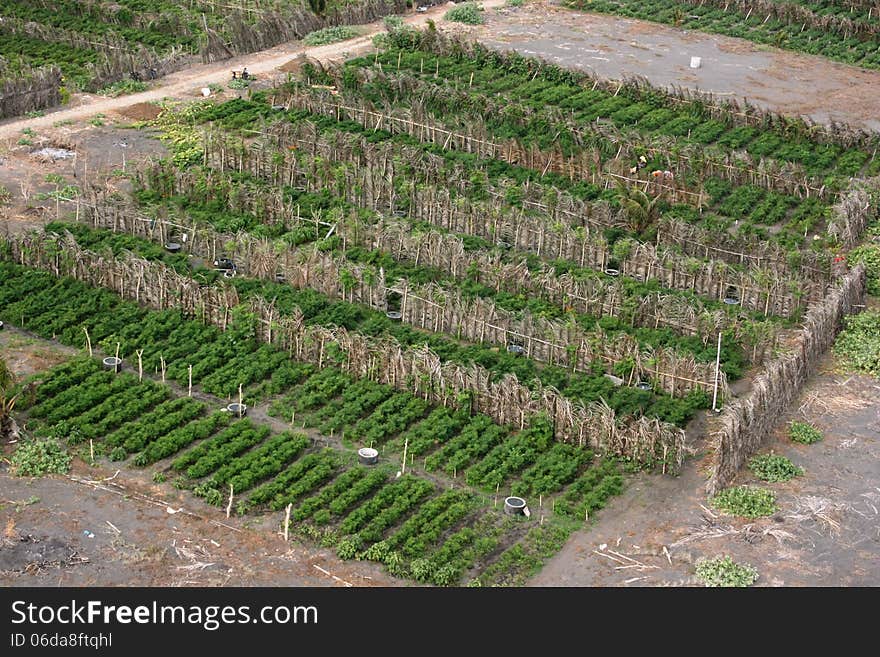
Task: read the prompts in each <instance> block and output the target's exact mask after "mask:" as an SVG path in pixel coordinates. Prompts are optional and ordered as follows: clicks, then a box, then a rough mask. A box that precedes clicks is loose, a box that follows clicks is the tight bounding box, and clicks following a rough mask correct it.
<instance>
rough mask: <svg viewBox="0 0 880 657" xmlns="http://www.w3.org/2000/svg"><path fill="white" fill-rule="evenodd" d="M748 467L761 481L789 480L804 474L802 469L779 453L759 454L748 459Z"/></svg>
mask: <svg viewBox="0 0 880 657" xmlns="http://www.w3.org/2000/svg"><path fill="white" fill-rule="evenodd" d="M749 469H750V470H751V471H752V473H753V474H754V475H755V476H756V477H757V478H758V479H762V480H763V481H768V482H770V483H776V482H780V481H789V480H790V479H792V478H794V477H799V476H800V475H802V474H804V469H803V468H801V467H798V466H796V465H795V464H794V463H792V462H791V461H790V460H789V459H787V458H785V457H784V456H780V455H779V454H760V455H758V456H755V457H753V458H752V460H751V461H749Z"/></svg>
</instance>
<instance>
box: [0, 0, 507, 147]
mask: <svg viewBox="0 0 880 657" xmlns="http://www.w3.org/2000/svg"><path fill="white" fill-rule="evenodd" d="M504 2H505V0H486V1H485V2H482V3H481V4H482V5H483V7H484V8H485V9H491V8H494V7H501V6H503V5H504ZM451 6H454V5H453V4H452V3H448V5H440V6H437V7H433V8H431V9H430V10H429V11H427V12H424V13H414V14H410V15H409V16H406V17H405V18H404V20H405V22H406V23H407V24H409V25H413V26H423V25H425V24H426V23H427V22H428V20H433V21H434V22H436V23H438V24H444V25H447V26H449V25H455V24H450V23H448V22H446V21H444V20H443V15H444V14H445V13H446V12H447V11H448V10H449V7H451ZM361 28H362V31H363V34H362V35H361V36H359V37H357V38H355V39H349V40H348V41H340V42H339V43H332V44H329V45H326V46H315V47H311V48H309V47H306V46H304V45H303V44H302V42H299V41H294V42H290V43H284V44H281V45H280V46H277V47H275V48H271V49H269V50H264V51H261V52H258V53H252V54H249V55H242V56H241V57H236V58H234V59H227V60H224V61H222V62H218V63H213V64H203V65H197V66H193V67H190V68H188V69H185V70H183V71H179V72H177V73H173V74H171V75H168V76H166V77H164V78H163V79H162V80H161V83H160V85H159V86H156V87H154V88H152V89H150V90H149V91H144V92H142V93H137V94H129V95H127V96H120V97H118V98H105V97H103V96H95V95H89V94H79V95H77V96H76V97H75V102H76V103H77V104H76V106H74V107H70V108H67V109H63V110H60V111H57V112H51V113H49V114H46V115H45V116H41V117H37V118H32V119H25V118H23V119H18V120H14V121H12V122H9V123H6V124H3V125H0V139H7V138H10V137H13V136H16V137H17V136H18V135H19V134H20V133H21V131H22V130H23V129H25V128H32V129H38V128H45V127H48V126H51V125H53V124H55V123H57V122H59V121H78V120H81V119H84V118H88V117H91V116H94V115H96V114H99V113H100V114H107V113H109V112H111V111H113V110H118V109H120V108H123V107H128V106H129V105H133V104H135V103H144V102H151V101H158V100H162V99H163V98H180V97H182V96H192V95H194V93H198V91H199V89H201V88H202V87H207V86H208V85H209V84H224V83H226V82H228V81H229V79H230V71H233V70H241V68H242V67H243V66H247V68H248V71H249V72H250V73H252V74H253V75H254V76H256V77H272V76H274V75H277V74H278V72H277V70H276V69H277V68H278V67H279V66H282V65H284V64H286V63H287V62H289V61H290V60H291V59H293V58H294V57H297V56H299V55H300V54H306V55H308V56H310V57H314V58H315V59H318V60H321V61H324V60H328V59H335V58H347V57H349V56H354V55H357V54H358V53H360V52H363V51H364V50H367V49H369V48H370V47H371V46H372V40H373V37H374V36H375V35H376V34H379V33H381V32H384V31H385V28H384V26H383V24H382V22H381V21H377V22H375V23H371V24H369V25H364V26H361Z"/></svg>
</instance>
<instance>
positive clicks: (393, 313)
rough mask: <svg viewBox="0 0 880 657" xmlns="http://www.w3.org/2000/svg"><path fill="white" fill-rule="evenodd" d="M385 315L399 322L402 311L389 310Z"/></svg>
mask: <svg viewBox="0 0 880 657" xmlns="http://www.w3.org/2000/svg"><path fill="white" fill-rule="evenodd" d="M385 317H387V318H388V319H390V320H392V321H395V322H399V321H400V320H401V319H403V313H402V312H400V311H399V310H389V311H388V312H387V313H385Z"/></svg>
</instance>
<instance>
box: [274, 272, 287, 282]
mask: <svg viewBox="0 0 880 657" xmlns="http://www.w3.org/2000/svg"><path fill="white" fill-rule="evenodd" d="M286 280H287V277H286V276H285V275H284V274H282V273H281V272H278V273H277V274H275V282H276V283H283V282H284V281H286Z"/></svg>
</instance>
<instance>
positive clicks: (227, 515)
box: [226, 484, 235, 518]
mask: <svg viewBox="0 0 880 657" xmlns="http://www.w3.org/2000/svg"><path fill="white" fill-rule="evenodd" d="M234 493H235V491H234V490H233V488H232V484H229V504H227V505H226V517H227V518H228V517H229V514H230V513H231V512H232V497H233V495H234Z"/></svg>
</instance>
